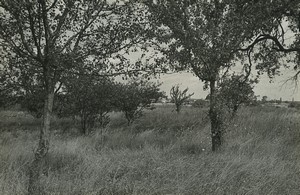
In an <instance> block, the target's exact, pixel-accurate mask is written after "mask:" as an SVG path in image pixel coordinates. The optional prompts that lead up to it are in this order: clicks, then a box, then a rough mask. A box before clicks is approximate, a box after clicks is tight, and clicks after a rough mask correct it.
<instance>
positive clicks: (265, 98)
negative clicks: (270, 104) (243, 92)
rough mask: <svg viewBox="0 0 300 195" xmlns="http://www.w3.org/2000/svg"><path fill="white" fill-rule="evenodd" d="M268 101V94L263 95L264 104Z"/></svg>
mask: <svg viewBox="0 0 300 195" xmlns="http://www.w3.org/2000/svg"><path fill="white" fill-rule="evenodd" d="M267 101H268V96H266V95H264V96H262V98H261V102H262V103H263V104H264V103H266V102H267Z"/></svg>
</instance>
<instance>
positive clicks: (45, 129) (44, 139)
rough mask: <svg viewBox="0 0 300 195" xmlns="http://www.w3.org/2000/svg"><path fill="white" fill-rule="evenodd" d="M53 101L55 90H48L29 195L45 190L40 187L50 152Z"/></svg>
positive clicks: (31, 171) (31, 173) (31, 170)
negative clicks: (40, 179) (40, 180)
mask: <svg viewBox="0 0 300 195" xmlns="http://www.w3.org/2000/svg"><path fill="white" fill-rule="evenodd" d="M53 100H54V90H52V89H49V90H47V95H46V96H45V105H44V115H43V125H42V128H41V131H40V138H39V143H38V148H37V150H36V151H35V158H34V161H33V163H32V167H31V168H30V173H29V184H28V194H30V195H32V194H42V193H43V189H42V188H41V186H40V185H39V178H40V176H41V174H42V170H43V167H44V165H45V160H46V157H47V154H48V150H49V141H50V122H51V114H52V108H53Z"/></svg>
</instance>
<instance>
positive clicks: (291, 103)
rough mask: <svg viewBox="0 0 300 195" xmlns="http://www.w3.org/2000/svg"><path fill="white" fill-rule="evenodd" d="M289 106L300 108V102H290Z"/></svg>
mask: <svg viewBox="0 0 300 195" xmlns="http://www.w3.org/2000/svg"><path fill="white" fill-rule="evenodd" d="M288 107H289V108H296V109H298V110H300V103H299V102H295V101H293V102H290V103H289V105H288Z"/></svg>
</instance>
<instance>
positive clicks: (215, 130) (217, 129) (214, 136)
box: [209, 80, 222, 151]
mask: <svg viewBox="0 0 300 195" xmlns="http://www.w3.org/2000/svg"><path fill="white" fill-rule="evenodd" d="M215 85H216V81H215V80H212V81H210V108H209V117H210V123H211V143H212V151H216V150H219V149H220V147H221V144H222V142H221V140H222V132H221V124H222V123H221V119H220V110H218V105H217V99H216V86H215Z"/></svg>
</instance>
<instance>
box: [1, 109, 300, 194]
mask: <svg viewBox="0 0 300 195" xmlns="http://www.w3.org/2000/svg"><path fill="white" fill-rule="evenodd" d="M172 110H173V108H170V107H159V108H157V109H156V110H154V111H151V112H150V111H149V112H146V113H145V114H144V116H143V117H142V118H140V119H139V120H137V121H136V122H135V123H134V124H133V125H132V126H126V121H125V120H124V118H123V116H122V114H120V113H113V114H112V116H111V118H112V121H111V124H110V126H109V127H108V128H107V129H104V130H103V129H96V132H95V133H93V134H91V135H90V136H84V137H83V136H70V135H71V134H72V132H70V133H69V134H68V133H62V130H61V129H59V127H60V126H61V127H64V128H65V129H64V131H73V130H72V129H73V128H74V127H72V126H71V123H70V122H68V120H65V121H61V120H60V119H54V121H53V122H54V125H53V126H54V127H55V128H53V131H56V134H54V135H53V136H52V140H51V149H50V152H49V156H48V159H47V164H46V166H45V170H44V174H43V176H42V178H41V185H42V187H43V189H44V194H72V195H73V194H78V195H79V194H88V195H93V194H95V195H96V194H97V195H99V194H216V195H218V194H220V195H221V194H229V195H231V194H247V195H249V194H253V195H255V194H280V195H281V194H295V195H296V194H300V177H299V175H300V120H299V119H300V112H299V111H297V110H293V109H285V108H274V107H251V108H243V109H241V110H240V111H239V113H238V115H237V117H236V119H235V120H234V121H233V123H232V124H231V125H230V126H229V127H228V129H227V131H226V134H225V139H224V140H225V143H224V147H223V149H222V150H221V151H219V152H217V153H212V152H211V151H210V133H209V131H210V129H209V128H210V125H209V122H208V120H207V117H206V116H207V111H206V110H199V109H196V108H184V109H183V110H182V113H179V114H177V113H176V112H172ZM4 115H5V117H7V118H5V120H2V122H1V123H3V124H4V126H2V129H1V133H0V145H1V146H0V164H1V166H0V194H3V195H6V194H7V195H11V194H20V195H21V194H26V187H27V182H28V167H29V165H30V163H31V161H32V159H33V150H34V148H35V146H36V141H37V138H38V137H37V135H38V132H37V131H36V129H38V128H39V127H38V125H39V124H38V123H37V122H35V119H30V120H32V121H30V120H29V119H24V121H25V122H24V121H22V120H20V121H22V123H23V122H24V126H22V125H21V126H16V125H14V123H13V121H14V119H12V118H9V117H8V116H7V113H2V115H1V117H4ZM20 117H21V118H22V116H20ZM24 117H28V116H26V115H25V114H24ZM9 121H11V122H9ZM5 123H6V124H5ZM30 124H31V125H30ZM30 126H32V127H33V128H32V129H33V130H31V131H27V130H26V129H25V130H24V127H30Z"/></svg>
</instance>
